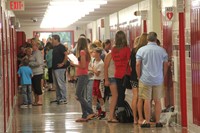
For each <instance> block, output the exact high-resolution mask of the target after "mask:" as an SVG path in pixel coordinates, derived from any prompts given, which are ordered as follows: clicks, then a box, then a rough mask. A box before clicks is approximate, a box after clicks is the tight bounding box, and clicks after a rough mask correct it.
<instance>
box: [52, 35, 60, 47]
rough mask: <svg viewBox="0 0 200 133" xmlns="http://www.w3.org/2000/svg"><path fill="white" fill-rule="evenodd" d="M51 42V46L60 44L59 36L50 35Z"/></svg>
mask: <svg viewBox="0 0 200 133" xmlns="http://www.w3.org/2000/svg"><path fill="white" fill-rule="evenodd" d="M52 44H53V46H57V45H58V44H60V36H59V35H52Z"/></svg>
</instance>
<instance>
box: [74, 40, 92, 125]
mask: <svg viewBox="0 0 200 133" xmlns="http://www.w3.org/2000/svg"><path fill="white" fill-rule="evenodd" d="M76 56H77V58H78V60H79V63H78V64H74V63H73V62H71V65H73V66H75V67H76V68H77V69H76V75H77V79H78V81H77V86H76V98H77V100H78V101H79V102H80V104H81V109H82V113H83V114H82V117H81V118H80V119H77V120H76V122H87V121H88V120H89V119H91V118H93V117H94V116H95V114H94V113H93V110H92V108H91V107H90V106H89V104H88V103H87V101H86V100H85V98H84V89H86V86H87V83H88V64H89V62H90V54H89V52H88V46H87V40H86V38H85V37H80V38H79V39H78V44H77V49H76Z"/></svg>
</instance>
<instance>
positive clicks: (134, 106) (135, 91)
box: [132, 88, 138, 123]
mask: <svg viewBox="0 0 200 133" xmlns="http://www.w3.org/2000/svg"><path fill="white" fill-rule="evenodd" d="M137 102H138V88H133V100H132V110H133V117H134V123H138V116H137Z"/></svg>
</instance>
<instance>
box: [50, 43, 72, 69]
mask: <svg viewBox="0 0 200 133" xmlns="http://www.w3.org/2000/svg"><path fill="white" fill-rule="evenodd" d="M65 52H66V48H65V46H64V45H62V44H59V45H57V46H54V48H53V57H52V69H63V68H66V67H67V66H68V65H69V62H67V63H66V64H65V65H64V66H63V67H58V64H60V63H62V62H63V60H64V58H65Z"/></svg>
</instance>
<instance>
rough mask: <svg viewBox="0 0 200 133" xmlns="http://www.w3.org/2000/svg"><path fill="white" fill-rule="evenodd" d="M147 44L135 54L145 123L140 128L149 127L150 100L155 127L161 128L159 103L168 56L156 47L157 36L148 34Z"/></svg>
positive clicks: (162, 94)
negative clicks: (153, 111)
mask: <svg viewBox="0 0 200 133" xmlns="http://www.w3.org/2000/svg"><path fill="white" fill-rule="evenodd" d="M147 39H148V44H147V45H146V46H144V47H142V48H140V49H139V50H138V51H137V53H136V72H137V75H138V79H139V99H144V113H145V119H146V122H144V123H143V124H141V127H142V128H149V127H150V112H151V111H150V110H151V109H150V107H151V104H150V103H151V99H153V100H154V102H155V117H156V127H163V125H162V124H161V123H160V122H159V120H160V113H161V101H160V99H161V98H163V97H164V87H163V80H164V76H165V74H166V72H167V68H168V55H167V53H166V51H165V50H164V49H163V48H162V47H160V46H158V45H157V43H156V41H157V34H156V33H155V32H150V33H149V34H148V36H147Z"/></svg>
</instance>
